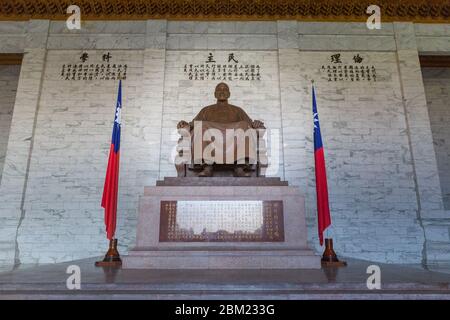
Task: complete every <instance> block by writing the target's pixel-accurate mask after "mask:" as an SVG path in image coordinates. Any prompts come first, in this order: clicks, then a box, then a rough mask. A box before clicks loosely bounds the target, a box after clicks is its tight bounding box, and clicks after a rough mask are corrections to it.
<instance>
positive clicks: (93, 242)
mask: <svg viewBox="0 0 450 320" xmlns="http://www.w3.org/2000/svg"><path fill="white" fill-rule="evenodd" d="M108 51H109V52H110V53H111V55H112V58H111V59H112V63H115V64H122V65H124V64H127V65H128V71H127V79H126V80H124V81H123V88H122V90H123V91H122V94H123V101H122V104H123V108H122V110H123V111H122V121H123V127H122V141H121V167H120V194H119V206H118V212H119V214H118V224H117V225H118V228H117V231H118V233H117V236H118V238H120V239H121V243H122V244H125V245H127V244H130V243H132V242H133V241H134V236H135V232H134V230H135V218H136V209H137V198H138V196H139V194H140V193H142V192H143V186H144V185H147V184H149V183H152V182H153V181H151V177H144V176H143V175H142V174H140V171H142V170H150V171H151V170H152V169H153V170H154V163H153V162H151V161H148V159H151V149H150V148H146V146H147V145H148V144H149V143H151V141H148V140H147V139H151V137H149V136H147V135H146V134H145V132H146V128H147V127H148V125H149V121H150V118H151V108H152V106H151V104H146V105H140V104H138V103H137V100H138V98H139V94H140V93H141V86H142V79H143V76H142V71H143V70H142V64H143V58H144V52H143V51H142V50H139V51H120V50H108ZM83 52H85V53H87V54H88V55H89V58H88V61H87V62H86V63H87V64H90V63H93V64H96V63H102V55H103V54H104V53H106V52H105V51H102V50H98V51H94V50H86V51H79V50H49V51H48V53H47V59H46V68H45V72H44V79H43V84H42V94H41V97H40V101H39V111H38V115H37V119H36V129H35V134H34V146H33V153H32V156H31V160H30V169H29V176H28V181H27V190H26V194H25V200H24V219H23V221H22V224H21V226H20V229H19V231H18V236H17V239H18V243H19V252H20V261H21V262H22V263H48V262H57V261H67V260H73V259H79V258H83V257H88V256H96V255H100V254H102V253H103V250H104V248H105V245H106V240H105V232H104V224H103V209H102V208H101V206H100V201H101V195H102V190H103V183H104V177H105V172H106V164H107V161H108V152H109V147H110V143H111V132H112V124H113V119H114V112H115V105H116V97H117V90H118V83H119V81H117V80H97V81H95V80H91V81H89V80H75V81H72V80H64V79H62V78H61V76H60V71H61V66H62V65H63V64H66V65H67V64H69V63H78V64H79V63H80V62H81V61H80V56H81V54H82V53H83ZM145 179H150V180H147V181H146V180H145Z"/></svg>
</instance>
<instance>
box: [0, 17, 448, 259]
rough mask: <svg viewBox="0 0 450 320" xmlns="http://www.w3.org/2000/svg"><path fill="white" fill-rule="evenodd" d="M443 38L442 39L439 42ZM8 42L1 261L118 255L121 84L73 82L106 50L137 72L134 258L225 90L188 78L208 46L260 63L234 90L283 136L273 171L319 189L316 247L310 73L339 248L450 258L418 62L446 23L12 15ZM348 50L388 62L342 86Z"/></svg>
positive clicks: (126, 162) (132, 120)
mask: <svg viewBox="0 0 450 320" xmlns="http://www.w3.org/2000/svg"><path fill="white" fill-rule="evenodd" d="M430 37H432V38H433V39H434V38H436V41H435V42H434V41H433V43H435V44H436V45H434V46H429V45H428V44H427V41H428V40H427V39H428V38H430ZM0 38H1V40H2V42H0V52H25V55H24V61H23V65H22V68H21V71H20V72H21V73H20V80H19V84H18V91H17V92H18V93H17V98H16V102H15V106H14V114H13V118H12V120H11V129H10V133H9V138H8V148H7V152H6V157H5V164H6V165H5V169H4V170H3V178H2V181H1V184H0V212H1V213H0V249H1V250H0V265H2V266H16V267H17V266H18V265H20V264H27V263H47V262H60V261H68V260H73V259H80V258H85V257H91V256H99V255H101V254H103V253H104V252H103V250H104V248H105V246H106V241H105V239H104V226H103V211H102V209H101V208H100V198H101V190H102V187H103V179H104V174H105V167H106V161H107V153H108V149H109V141H110V134H111V129H112V119H113V110H114V106H115V98H116V92H117V81H111V80H97V81H96V80H75V81H68V80H64V79H63V78H61V67H62V65H63V64H68V63H80V56H81V54H82V53H87V54H88V56H89V61H92V63H99V62H101V61H102V57H103V54H105V53H107V52H109V53H110V54H111V55H112V57H113V58H112V59H114V61H115V62H116V63H122V64H125V63H126V64H127V65H128V68H129V75H128V78H127V79H126V80H125V81H124V88H123V96H124V101H123V113H122V117H123V131H122V132H123V134H122V145H121V154H122V155H121V178H120V195H119V215H118V216H119V221H118V234H117V236H118V238H119V239H120V244H121V247H120V250H121V252H122V253H126V252H127V250H128V247H129V246H132V245H133V243H134V236H135V224H136V211H137V201H138V197H139V195H140V194H141V193H142V191H143V186H144V185H153V184H154V183H155V181H156V180H157V179H158V178H162V177H164V176H168V175H169V176H173V175H175V170H174V167H173V165H172V164H171V163H170V161H169V160H170V154H171V152H172V150H173V146H174V145H175V143H176V140H177V137H176V134H175V130H174V129H175V126H176V123H177V121H178V120H180V119H185V120H190V119H191V118H192V117H193V116H194V115H195V114H196V113H197V112H198V111H199V110H200V108H201V107H203V106H204V105H206V104H210V103H213V102H214V99H213V90H214V86H215V84H216V83H217V82H218V81H213V80H189V79H188V78H187V75H186V74H185V73H184V65H185V64H188V63H189V64H190V63H191V62H195V63H196V62H197V60H198V61H201V60H206V58H207V56H208V54H209V53H212V54H213V56H214V57H215V58H216V60H217V61H219V60H223V59H227V58H228V54H229V53H234V54H235V57H236V58H237V59H238V60H241V61H243V63H245V64H247V63H248V64H253V63H256V64H259V65H260V66H261V80H260V81H241V80H232V81H228V82H229V84H230V87H231V94H232V96H231V99H230V101H231V103H234V104H236V105H239V106H242V107H244V109H245V110H246V111H247V112H248V113H249V115H250V116H251V117H253V118H260V119H262V120H264V121H265V122H266V125H267V126H268V127H269V128H272V129H277V130H279V132H280V141H279V142H280V143H279V147H278V149H279V151H280V152H279V158H280V160H279V166H278V167H279V170H278V172H276V173H274V174H273V175H275V176H280V177H282V178H283V179H286V180H288V181H289V183H290V184H291V185H294V186H298V187H299V188H300V190H301V191H302V192H303V193H304V194H305V196H306V209H307V219H308V221H307V222H308V239H309V242H310V243H311V245H312V246H315V248H316V250H317V252H320V251H321V250H322V249H321V248H319V246H318V241H317V229H316V211H315V189H314V183H315V182H314V166H313V146H312V113H311V80H315V86H316V90H317V91H316V93H317V102H318V108H319V116H320V120H321V126H322V134H323V141H324V145H325V156H326V160H327V170H328V177H329V192H330V203H331V209H332V219H333V226H332V228H331V229H330V231H329V235H330V236H332V237H333V238H334V239H335V242H336V249H337V251H338V252H339V254H340V255H342V256H349V257H358V258H363V259H368V260H373V261H380V262H390V263H421V262H422V263H424V264H427V265H431V264H433V263H435V262H439V263H447V262H449V263H450V250H446V249H444V250H442V248H446V247H447V245H448V243H449V242H450V235H449V231H448V230H449V228H448V223H446V221H447V220H448V215H449V214H450V211H446V210H445V208H444V206H443V198H442V194H441V192H440V190H441V186H440V185H439V172H438V166H437V165H436V160H435V158H434V152H433V151H431V153H432V155H431V156H430V150H432V148H433V144H432V138H433V137H432V129H433V125H431V126H430V118H429V117H428V109H427V104H426V101H425V94H424V92H425V91H424V87H423V84H422V77H421V73H420V65H419V62H418V53H419V52H423V53H436V52H439V53H441V54H445V53H447V54H448V53H449V52H450V42H449V41H448V40H449V39H450V34H449V29H448V26H447V25H436V24H434V25H414V24H412V23H385V24H383V28H382V29H381V30H368V29H367V28H365V25H364V24H361V23H320V22H317V23H314V22H313V23H311V22H309V23H303V22H297V21H271V22H187V21H165V20H148V21H116V22H104V21H103V22H101V21H97V22H86V23H85V24H83V28H82V29H81V30H78V31H77V30H75V31H69V30H67V29H66V28H65V27H64V22H49V21H46V20H32V21H29V22H20V23H19V22H10V23H8V22H0ZM5 43H6V44H7V45H5ZM427 50H428V51H427ZM336 53H339V54H341V56H340V58H341V59H342V63H343V64H355V63H356V62H355V61H354V60H353V58H354V57H355V56H356V55H360V56H361V57H362V58H363V62H362V64H364V65H369V66H370V67H371V66H372V65H374V67H375V68H376V70H377V81H376V82H374V81H359V82H356V81H353V82H352V81H351V80H348V79H347V80H342V81H334V80H333V81H328V77H327V74H326V72H324V71H323V70H322V66H325V69H326V66H327V65H333V64H332V62H331V60H330V59H331V56H332V55H334V54H336ZM241 61H239V62H240V63H241ZM432 81H433V83H434V84H436V83H437V82H436V81H437V80H436V79H433V80H432ZM439 81H441V80H439ZM425 82H426V83H428V80H425ZM430 83H431V82H430ZM439 83H440V82H439ZM427 86H428V85H427ZM433 88H436V86H435V85H434V86H433ZM433 90H434V92H436V90H438V89H433ZM439 92H440V91H439ZM439 99H440V98H439ZM439 99H438V98H436V99H435V100H434V101H438V100H439ZM435 104H436V102H435ZM430 110H431V109H430ZM431 119H432V122H431V123H432V124H433V121H434V120H433V114H432V112H431ZM433 133H434V132H433ZM439 161H440V159H439V155H438V156H437V162H438V164H439ZM441 184H442V181H441ZM438 191H439V192H438Z"/></svg>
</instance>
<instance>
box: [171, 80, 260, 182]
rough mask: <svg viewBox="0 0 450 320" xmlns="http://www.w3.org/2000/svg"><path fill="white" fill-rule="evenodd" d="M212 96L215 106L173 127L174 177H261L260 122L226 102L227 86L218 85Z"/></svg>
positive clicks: (204, 109) (228, 92) (223, 84)
mask: <svg viewBox="0 0 450 320" xmlns="http://www.w3.org/2000/svg"><path fill="white" fill-rule="evenodd" d="M214 96H215V97H216V99H217V103H216V104H213V105H210V106H207V107H204V108H203V109H202V110H200V112H199V113H198V114H197V116H196V117H195V118H194V119H193V120H192V121H191V122H189V123H188V122H186V121H180V122H179V123H178V125H177V129H178V132H179V133H180V135H181V138H180V140H179V141H178V146H177V151H178V156H177V159H176V162H175V167H176V169H177V173H178V176H179V177H188V176H198V177H211V176H213V175H216V176H230V175H231V174H232V175H234V176H236V177H251V176H256V177H258V176H264V172H265V168H266V167H267V155H266V148H265V142H264V139H263V137H264V133H265V127H264V123H263V122H262V121H259V120H255V121H253V120H252V119H251V118H250V117H249V116H248V115H247V113H246V112H245V111H244V110H242V108H240V107H237V106H233V105H231V104H229V103H228V98H229V97H230V89H229V87H228V85H227V84H225V83H223V82H222V83H219V84H218V85H217V86H216V89H215V92H214Z"/></svg>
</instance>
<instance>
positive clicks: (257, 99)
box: [160, 50, 284, 178]
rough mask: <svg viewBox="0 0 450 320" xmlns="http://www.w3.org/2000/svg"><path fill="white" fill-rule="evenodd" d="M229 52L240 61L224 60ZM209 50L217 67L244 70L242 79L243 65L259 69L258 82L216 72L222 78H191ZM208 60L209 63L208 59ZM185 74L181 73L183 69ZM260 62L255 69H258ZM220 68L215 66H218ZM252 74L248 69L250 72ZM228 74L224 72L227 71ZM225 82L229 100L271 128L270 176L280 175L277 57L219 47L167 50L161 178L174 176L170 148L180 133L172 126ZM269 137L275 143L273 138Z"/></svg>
mask: <svg viewBox="0 0 450 320" xmlns="http://www.w3.org/2000/svg"><path fill="white" fill-rule="evenodd" d="M230 53H232V54H234V59H235V60H236V61H238V63H235V62H234V61H231V62H228V60H229V55H230ZM209 54H212V57H213V58H214V61H216V63H215V64H216V65H217V66H218V65H219V64H221V65H224V64H225V65H227V66H229V65H231V66H233V69H232V70H234V66H235V65H236V66H237V68H238V69H237V70H238V71H237V72H238V77H239V75H240V74H242V75H243V76H244V77H245V67H246V66H248V70H251V65H253V66H254V68H255V69H254V73H255V74H256V72H257V71H256V70H260V71H259V72H260V78H259V80H258V79H257V78H256V76H255V77H254V79H253V80H252V78H251V76H250V77H249V78H248V80H245V79H234V71H233V72H232V74H233V76H232V78H233V80H231V81H229V80H223V79H222V78H223V72H221V73H220V74H219V72H218V71H217V75H218V76H219V75H220V77H221V79H220V80H212V79H211V78H212V76H211V75H210V76H209V77H208V79H209V80H206V79H205V80H200V79H199V80H195V79H194V80H189V68H190V65H191V64H193V68H195V65H199V66H201V65H203V67H200V68H203V69H204V68H205V67H206V65H208V64H207V63H205V61H207V60H208V56H209ZM209 64H212V63H209ZM185 66H186V68H187V72H184V68H185ZM257 66H259V69H257ZM217 70H219V69H217ZM249 72H250V71H249ZM227 77H228V73H227ZM221 81H224V82H226V83H227V84H228V85H229V87H230V91H231V97H230V99H229V102H230V103H231V104H233V105H236V106H240V107H242V108H243V109H244V110H245V111H246V112H247V114H248V115H249V116H250V118H252V119H254V120H256V119H259V120H262V121H264V123H265V124H266V127H267V128H270V130H269V131H268V132H267V134H266V136H267V137H268V140H269V142H270V143H271V144H270V145H269V148H270V154H269V155H268V156H269V166H270V168H269V170H268V175H271V176H278V177H282V178H284V172H283V149H282V148H281V139H282V137H281V130H282V124H281V109H280V93H279V79H278V57H277V51H242V50H232V51H222V50H209V51H207V50H201V51H198V50H195V51H185V50H182V51H179V50H167V52H166V68H165V77H164V107H163V120H162V143H161V160H160V168H161V169H160V178H163V177H165V176H176V171H175V167H174V165H173V154H174V147H175V146H176V142H177V141H178V138H179V134H178V133H177V130H176V126H177V123H178V121H180V120H186V121H191V120H192V119H193V118H194V117H195V116H196V115H197V113H198V112H199V111H200V109H201V108H203V107H205V106H207V105H210V104H213V103H215V102H216V99H215V97H214V89H215V86H216V85H217V84H218V83H219V82H221ZM271 138H273V139H271ZM272 140H273V141H272Z"/></svg>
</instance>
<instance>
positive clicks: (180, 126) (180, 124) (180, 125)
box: [177, 120, 190, 129]
mask: <svg viewBox="0 0 450 320" xmlns="http://www.w3.org/2000/svg"><path fill="white" fill-rule="evenodd" d="M189 127H190V126H189V123H187V122H186V121H184V120H181V121H180V122H178V124H177V129H183V128H189Z"/></svg>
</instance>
